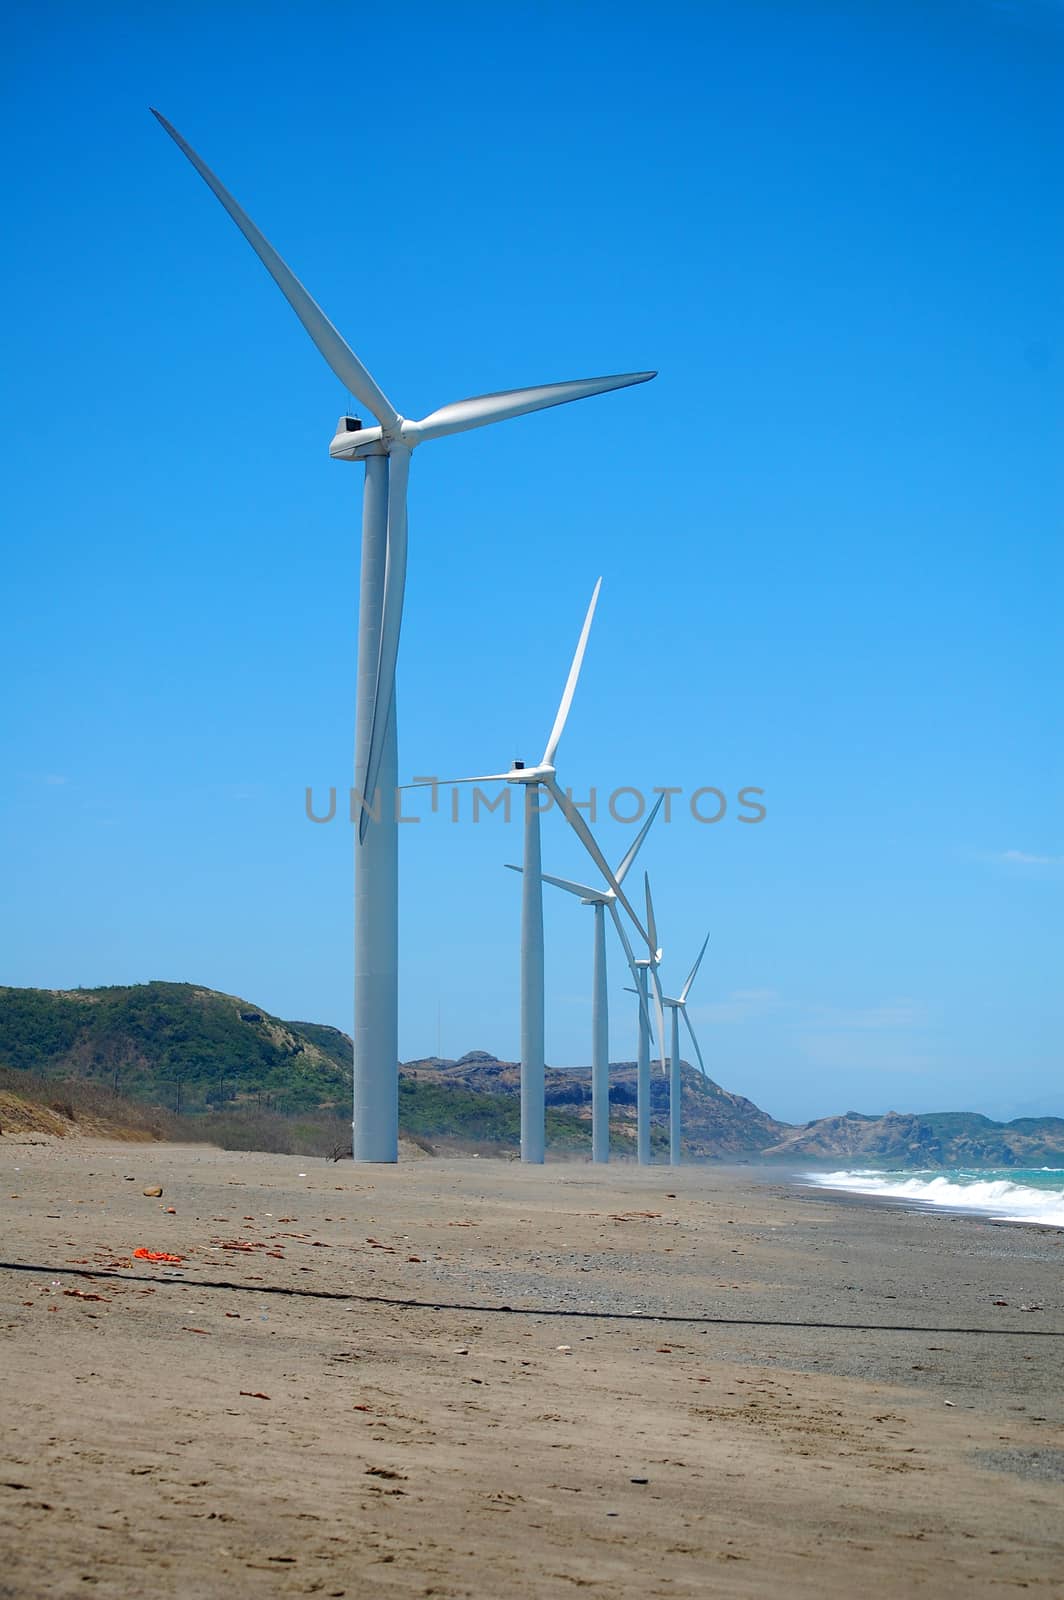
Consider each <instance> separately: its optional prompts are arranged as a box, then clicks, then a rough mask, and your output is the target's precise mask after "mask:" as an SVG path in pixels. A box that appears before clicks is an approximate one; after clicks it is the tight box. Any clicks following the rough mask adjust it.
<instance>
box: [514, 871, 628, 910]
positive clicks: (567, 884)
mask: <svg viewBox="0 0 1064 1600" xmlns="http://www.w3.org/2000/svg"><path fill="white" fill-rule="evenodd" d="M518 871H520V868H518ZM540 876H541V877H542V879H543V882H544V883H553V884H554V886H555V888H556V889H567V890H568V891H569V893H570V894H576V895H579V896H580V898H581V900H601V901H603V902H605V900H606V896H605V895H604V894H603V893H602V890H601V889H589V888H588V886H587V884H586V883H574V882H573V881H572V879H571V878H552V877H551V875H550V873H549V872H544V873H541V874H540Z"/></svg>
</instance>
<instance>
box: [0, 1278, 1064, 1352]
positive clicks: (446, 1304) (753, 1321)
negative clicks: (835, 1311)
mask: <svg viewBox="0 0 1064 1600" xmlns="http://www.w3.org/2000/svg"><path fill="white" fill-rule="evenodd" d="M0 1272H41V1273H45V1272H49V1273H52V1274H53V1275H54V1274H56V1273H59V1274H60V1275H61V1276H63V1275H65V1276H66V1277H68V1278H113V1279H115V1280H117V1282H119V1283H151V1284H154V1285H155V1286H156V1288H160V1287H161V1288H164V1289H229V1290H232V1291H233V1292H234V1293H236V1294H279V1295H288V1296H289V1297H290V1298H291V1299H293V1300H345V1301H352V1300H357V1301H358V1302H359V1303H360V1304H361V1305H370V1306H392V1307H394V1308H395V1309H396V1310H399V1311H475V1312H478V1313H480V1314H482V1315H485V1316H488V1315H500V1314H501V1315H506V1316H511V1317H583V1318H585V1319H591V1320H594V1321H596V1322H678V1323H683V1324H684V1325H685V1326H686V1325H687V1324H690V1323H692V1322H701V1323H705V1324H706V1325H707V1326H709V1325H710V1324H712V1325H713V1326H715V1327H726V1328H828V1329H834V1330H838V1331H841V1332H845V1333H975V1334H985V1335H986V1336H987V1337H988V1338H991V1339H1064V1329H1055V1328H1030V1329H1028V1328H949V1327H945V1328H944V1327H941V1326H935V1327H932V1326H925V1325H924V1324H923V1323H919V1322H819V1321H813V1320H809V1321H803V1320H800V1319H797V1318H796V1319H794V1320H786V1319H783V1318H778V1317H717V1316H694V1315H691V1316H684V1315H681V1314H679V1313H677V1312H674V1311H662V1312H655V1311H569V1310H566V1311H562V1310H553V1309H551V1307H549V1306H485V1305H480V1304H476V1303H472V1302H469V1303H467V1302H466V1301H463V1300H410V1299H400V1298H399V1297H398V1296H394V1295H384V1294H358V1293H357V1292H356V1291H355V1290H351V1291H350V1292H348V1291H345V1290H341V1289H299V1288H295V1287H288V1286H286V1285H285V1284H280V1283H274V1284H262V1283H232V1282H230V1281H229V1280H228V1279H225V1278H153V1277H151V1276H150V1275H149V1274H148V1273H146V1272H114V1271H112V1270H111V1269H110V1268H108V1267H95V1268H94V1267H55V1266H52V1267H41V1266H37V1265H36V1264H34V1263H31V1262H28V1261H0Z"/></svg>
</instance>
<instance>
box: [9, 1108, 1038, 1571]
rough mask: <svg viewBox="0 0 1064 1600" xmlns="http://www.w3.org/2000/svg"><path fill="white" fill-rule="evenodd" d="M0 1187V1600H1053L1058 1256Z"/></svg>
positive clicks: (676, 1185) (396, 1207) (331, 1195)
mask: <svg viewBox="0 0 1064 1600" xmlns="http://www.w3.org/2000/svg"><path fill="white" fill-rule="evenodd" d="M0 1161H2V1169H3V1170H2V1175H0V1182H2V1185H3V1189H2V1194H0V1204H2V1206H3V1216H4V1242H3V1248H2V1251H0V1255H2V1256H3V1258H4V1262H5V1263H6V1265H5V1266H4V1268H3V1270H2V1295H3V1302H2V1308H0V1309H2V1329H3V1351H4V1354H3V1413H4V1461H3V1464H2V1468H0V1477H2V1479H3V1483H2V1486H0V1526H2V1530H3V1531H2V1535H0V1537H2V1540H3V1566H2V1569H0V1596H3V1597H12V1596H13V1597H19V1600H22V1597H26V1596H50V1595H75V1594H76V1595H85V1594H88V1593H92V1594H94V1595H99V1596H122V1597H128V1596H133V1595H137V1596H140V1595H151V1596H153V1597H154V1596H180V1597H186V1596H187V1597H198V1596H204V1597H208V1596H209V1597H212V1600H213V1597H216V1596H223V1595H224V1596H245V1595H248V1596H250V1595H255V1596H259V1595H285V1596H287V1595H301V1594H322V1595H332V1596H338V1595H347V1596H376V1595H381V1596H390V1595H396V1596H407V1595H411V1596H413V1595H417V1596H429V1595H436V1596H441V1597H444V1596H477V1597H480V1596H484V1597H489V1600H495V1597H506V1600H511V1597H520V1596H532V1595H536V1596H539V1595H544V1596H547V1595H549V1596H553V1595H569V1594H572V1593H574V1592H576V1591H577V1590H587V1591H588V1592H589V1593H591V1594H595V1593H600V1594H603V1595H606V1594H609V1595H610V1596H633V1597H635V1596H639V1597H645V1596H663V1597H664V1596H706V1595H714V1594H719V1595H726V1596H739V1597H741V1596H748V1595H749V1596H777V1595H779V1596H784V1595H785V1596H792V1595H793V1596H806V1595H808V1596H817V1597H820V1600H824V1597H830V1596H840V1597H842V1596H845V1597H848V1600H849V1597H854V1596H860V1597H862V1600H864V1597H869V1600H871V1597H875V1596H880V1595H882V1596H888V1595H889V1596H891V1597H897V1596H906V1595H914V1594H918V1595H927V1596H929V1597H934V1600H939V1597H948V1596H952V1595H961V1594H963V1595H965V1596H971V1595H984V1594H986V1595H990V1594H998V1593H1008V1592H1011V1591H1013V1590H1015V1589H1017V1588H1027V1589H1029V1590H1033V1591H1035V1592H1037V1593H1042V1594H1046V1595H1049V1594H1060V1593H1064V1433H1062V1427H1061V1424H1062V1421H1064V1383H1062V1357H1064V1283H1062V1274H1061V1268H1062V1265H1064V1233H1061V1232H1058V1231H1054V1230H1043V1229H1036V1228H1025V1227H1020V1226H1010V1225H1000V1224H995V1223H992V1222H989V1221H984V1220H980V1219H978V1218H974V1217H955V1216H947V1215H937V1214H933V1213H930V1214H929V1213H913V1212H911V1211H908V1210H905V1209H901V1208H896V1207H887V1206H876V1205H868V1204H854V1203H852V1202H851V1201H848V1200H847V1199H845V1198H844V1197H842V1196H833V1195H830V1194H827V1193H824V1192H813V1191H809V1190H803V1189H801V1188H799V1187H797V1186H795V1185H792V1184H790V1183H788V1182H787V1181H786V1179H785V1177H784V1175H781V1174H779V1173H766V1172H764V1171H757V1170H756V1169H753V1168H738V1169H728V1170H726V1169H722V1168H716V1167H703V1168H686V1169H683V1170H681V1171H678V1172H677V1171H671V1170H670V1169H668V1168H655V1169H651V1170H643V1171H640V1170H639V1169H637V1168H635V1167H633V1166H630V1165H627V1164H615V1165H612V1166H611V1167H609V1168H608V1169H601V1168H599V1169H595V1168H592V1167H591V1166H589V1165H585V1164H573V1165H550V1166H548V1167H547V1168H545V1169H539V1170H536V1169H524V1168H522V1167H521V1166H520V1165H519V1164H518V1163H511V1162H499V1161H487V1160H480V1161H477V1160H461V1161H443V1160H421V1161H411V1162H410V1163H400V1165H399V1166H398V1167H395V1168H377V1167H375V1168H356V1167H353V1166H352V1164H351V1163H350V1162H347V1163H344V1164H341V1165H338V1166H337V1165H333V1164H331V1163H326V1162H323V1161H320V1160H307V1159H304V1160H299V1159H297V1158H295V1157H289V1156H265V1155H248V1154H231V1153H227V1152H224V1151H219V1150H214V1149H210V1148H205V1147H190V1146H166V1145H137V1144H107V1143H102V1142H94V1141H88V1140H73V1139H70V1140H63V1141H58V1140H48V1141H45V1142H43V1143H33V1142H29V1141H28V1139H22V1140H18V1139H10V1138H6V1137H5V1138H3V1139H0ZM153 1182H157V1183H159V1184H161V1185H162V1187H163V1190H164V1193H163V1195H162V1197H161V1198H148V1197H145V1196H144V1195H143V1193H142V1190H143V1189H144V1188H145V1187H149V1186H150V1185H151V1184H152V1183H153ZM170 1207H172V1208H173V1214H171V1212H170V1211H169V1209H168V1208H170ZM227 1246H228V1247H229V1248H227ZM234 1246H250V1248H233V1247H234ZM137 1247H144V1248H148V1249H152V1250H156V1251H159V1250H165V1251H170V1252H172V1253H174V1254H179V1255H181V1256H184V1257H185V1258H186V1260H185V1261H184V1263H183V1264H182V1265H181V1266H179V1267H170V1268H167V1267H166V1266H165V1264H152V1263H150V1262H144V1261H138V1260H135V1259H134V1258H133V1255H132V1252H133V1251H134V1249H136V1248H137ZM16 1263H17V1264H19V1266H17V1267H16V1266H15V1265H13V1264H16ZM123 1263H128V1264H129V1265H123ZM27 1268H37V1269H41V1270H25V1269H27ZM168 1271H169V1272H181V1273H182V1274H183V1276H182V1277H180V1278H171V1277H167V1276H166V1273H167V1272H168ZM94 1272H95V1273H96V1274H97V1275H95V1276H86V1275H85V1274H90V1273H94ZM105 1272H110V1273H113V1274H115V1276H105V1275H103V1274H104V1273H105ZM97 1296H98V1297H99V1298H96V1297H97ZM998 1301H1004V1302H1006V1304H1003V1305H1001V1304H996V1303H995V1302H998ZM1024 1307H1039V1308H1040V1309H1037V1310H1024V1309H1023V1308H1024ZM588 1313H595V1315H589V1314H588ZM668 1319H675V1320H668ZM836 1324H843V1325H845V1326H835V1325H836ZM962 1330H963V1331H962Z"/></svg>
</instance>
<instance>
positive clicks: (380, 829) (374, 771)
mask: <svg viewBox="0 0 1064 1600" xmlns="http://www.w3.org/2000/svg"><path fill="white" fill-rule="evenodd" d="M153 115H154V116H155V117H156V118H157V119H158V121H159V122H160V123H161V124H162V126H163V127H164V128H165V129H166V131H167V133H168V134H169V135H170V137H171V138H172V139H173V140H174V142H175V144H177V146H178V147H179V148H180V149H181V150H182V151H183V152H184V154H185V155H186V156H187V157H188V159H189V161H191V163H192V165H193V166H194V167H195V169H196V171H197V172H198V173H199V175H200V177H201V178H203V180H204V182H205V183H206V184H207V185H208V187H209V188H210V189H212V190H213V192H214V194H215V195H216V196H217V198H218V199H219V200H220V201H221V203H222V205H223V206H224V207H225V209H226V211H228V213H229V215H230V216H231V217H232V219H233V221H234V222H235V223H236V225H237V227H238V228H239V229H240V231H241V233H243V235H244V237H245V238H246V239H247V241H248V243H249V244H250V245H251V247H252V249H253V250H254V251H255V254H256V255H257V256H258V257H259V260H260V261H261V262H262V264H263V266H264V267H265V268H266V270H267V271H268V272H269V273H270V275H271V277H272V278H273V279H274V281H275V283H276V284H277V286H278V288H279V289H280V290H281V293H282V294H283V295H284V297H285V299H286V300H287V301H288V303H289V305H290V306H291V307H292V310H293V311H294V312H295V314H296V316H297V317H298V318H299V320H300V322H301V323H302V324H303V326H304V328H305V329H306V331H307V333H308V334H309V335H310V337H311V339H312V340H313V342H314V344H315V345H316V346H317V348H318V350H319V352H320V353H321V355H322V356H323V357H324V359H325V361H326V362H327V364H328V365H329V366H330V367H331V368H332V370H333V372H335V374H336V376H337V377H338V378H339V379H340V381H341V383H343V384H344V386H345V387H346V388H347V389H349V390H350V392H351V393H352V394H353V395H355V396H357V398H358V399H359V401H360V402H361V403H362V405H364V406H365V407H366V409H367V410H368V411H369V412H371V413H372V415H373V416H374V417H375V418H376V419H377V423H378V426H377V427H369V428H363V426H362V423H361V421H360V420H359V419H358V418H356V417H342V418H341V419H340V425H339V428H338V429H337V433H336V436H335V438H334V439H333V441H332V443H331V444H330V446H329V454H330V456H331V457H332V458H333V460H335V461H363V462H364V463H365V468H366V478H365V487H364V492H363V499H362V562H361V575H360V580H359V608H358V668H357V683H356V690H355V790H356V794H357V796H359V797H361V810H360V816H359V822H358V828H357V831H356V836H355V1024H354V1039H355V1059H354V1122H353V1141H352V1148H353V1151H354V1157H355V1160H356V1161H395V1160H396V1159H397V1156H398V1119H399V1079H398V1062H399V1016H398V1012H399V998H398V996H399V990H398V965H399V912H398V897H399V877H398V872H399V867H398V828H397V826H396V809H395V794H396V789H397V785H398V781H399V778H398V750H397V740H396V719H395V666H396V660H397V657H398V653H399V629H400V623H401V621H402V612H403V591H404V587H405V583H406V545H407V514H406V493H407V480H408V476H409V471H410V455H411V452H412V451H413V450H414V449H415V447H416V446H417V445H419V444H421V443H423V442H424V441H425V440H426V439H442V438H444V437H446V436H447V435H449V434H452V433H463V432H465V431H466V430H467V429H469V428H481V427H484V426H485V425H486V424H487V423H490V422H503V421H505V420H506V419H507V418H509V417H520V416H524V415H526V413H528V412H530V411H541V410H544V409H545V408H546V407H548V406H558V405H564V404H565V403H566V402H567V401H570V400H583V399H585V398H586V397H587V396H589V395H593V394H604V393H605V392H606V391H607V390H609V389H623V388H626V387H627V386H628V385H629V384H634V383H645V382H646V381H647V379H648V378H652V377H654V373H653V372H630V373H625V374H623V375H619V376H615V377H606V378H581V379H577V380H574V381H572V382H568V383H550V384H544V385H541V386H539V387H536V388H531V389H510V390H506V391H504V392H502V393H498V394H487V395H479V396H477V397H476V398H474V399H471V400H458V401H455V402H454V403H453V404H451V405H446V406H443V407H441V409H440V410H438V411H433V412H432V413H431V414H430V415H429V416H427V417H422V419H421V420H420V422H413V421H411V420H410V419H409V418H406V417H403V416H402V415H400V413H399V412H398V411H396V409H395V407H394V406H393V405H392V403H391V401H390V400H389V399H388V398H387V396H386V395H385V394H384V392H383V390H382V389H380V388H379V387H378V385H377V384H376V383H375V381H374V379H373V378H372V377H371V376H370V374H369V372H368V371H367V370H366V368H365V367H364V366H363V365H362V363H361V361H360V360H359V359H358V357H357V356H356V355H355V353H354V351H353V350H352V349H351V347H350V345H348V344H347V343H346V341H345V340H344V339H343V338H342V337H341V336H340V334H339V333H338V332H337V330H336V329H335V328H334V327H333V325H332V323H331V322H330V321H329V319H328V318H327V317H326V316H325V313H324V312H323V311H322V310H321V308H320V307H319V306H318V305H316V304H315V302H314V301H313V300H312V299H311V297H310V295H309V294H308V293H307V291H306V290H305V289H304V287H303V285H302V284H301V283H300V282H299V280H298V278H296V277H295V275H294V274H293V273H292V272H291V271H290V270H289V268H288V267H287V266H286V265H285V263H284V262H283V261H282V260H281V258H280V256H279V255H278V254H277V252H276V251H275V250H274V249H273V247H272V246H271V245H270V244H269V243H268V242H267V241H266V239H264V238H263V236H262V234H261V233H260V232H259V230H258V228H256V226H255V224H254V223H253V222H252V221H251V218H250V217H249V216H247V214H246V213H245V212H244V211H243V210H242V209H241V208H240V206H239V205H238V204H237V202H236V201H235V200H234V199H233V197H232V195H231V194H230V193H229V192H228V190H227V189H225V188H224V187H223V186H222V184H221V183H220V182H219V181H218V179H217V178H216V177H215V176H214V173H213V172H211V170H210V169H209V167H207V166H206V165H205V164H204V163H203V162H202V161H201V160H200V158H199V156H198V155H197V154H196V152H195V151H194V150H193V149H192V147H191V146H190V145H189V144H187V143H186V141H185V140H184V139H183V138H182V137H181V135H180V134H179V133H178V132H177V129H176V128H174V127H172V126H171V124H170V123H169V122H167V120H166V118H165V117H163V116H161V115H160V113H159V112H158V111H153ZM570 820H571V819H570ZM581 820H583V819H581Z"/></svg>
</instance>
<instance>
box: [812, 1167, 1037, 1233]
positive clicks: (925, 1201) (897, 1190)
mask: <svg viewBox="0 0 1064 1600" xmlns="http://www.w3.org/2000/svg"><path fill="white" fill-rule="evenodd" d="M809 1182H810V1183H815V1184H818V1185H820V1186H821V1187H822V1188H825V1189H844V1190H846V1191H847V1192H848V1193H850V1194H868V1195H883V1196H884V1197H885V1198H887V1199H890V1200H913V1201H916V1202H917V1203H918V1204H920V1205H925V1206H941V1207H943V1208H944V1209H947V1210H950V1211H975V1212H978V1213H980V1214H981V1215H983V1216H990V1217H993V1218H995V1220H996V1221H999V1222H1036V1223H1041V1224H1042V1225H1043V1226H1045V1227H1057V1228H1064V1170H1061V1169H1059V1168H1052V1167H1042V1168H1039V1169H1037V1170H1034V1169H1032V1170H1029V1171H1023V1172H1021V1171H1018V1170H1012V1171H1010V1172H1009V1173H1008V1175H1007V1176H1006V1175H1005V1173H1004V1172H1002V1171H1001V1170H1000V1169H998V1170H997V1171H995V1172H967V1171H963V1170H954V1171H949V1172H938V1173H934V1174H932V1173H931V1172H883V1171H879V1170H877V1169H875V1168H861V1169H858V1170H856V1171H848V1172H814V1173H810V1174H809Z"/></svg>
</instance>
